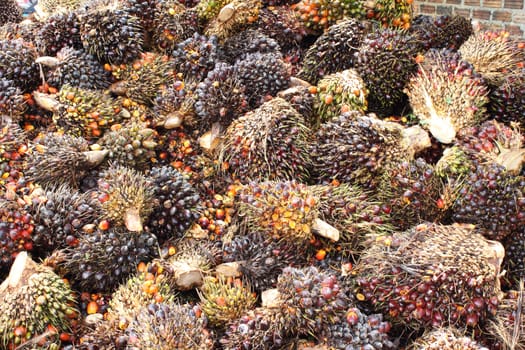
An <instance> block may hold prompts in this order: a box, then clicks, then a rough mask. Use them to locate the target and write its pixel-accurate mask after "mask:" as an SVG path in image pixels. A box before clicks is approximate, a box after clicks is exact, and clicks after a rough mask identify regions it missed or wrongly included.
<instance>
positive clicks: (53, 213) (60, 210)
mask: <svg viewBox="0 0 525 350" xmlns="http://www.w3.org/2000/svg"><path fill="white" fill-rule="evenodd" d="M28 212H29V213H30V214H31V215H32V217H33V221H34V230H33V234H32V238H33V242H34V248H35V250H36V251H37V252H39V253H40V254H42V255H48V253H49V252H52V251H53V250H55V249H61V248H65V247H68V246H75V245H76V244H78V239H79V238H80V236H82V235H84V233H85V230H89V229H90V228H91V227H93V226H95V225H97V224H98V220H99V217H100V216H101V214H102V210H101V207H100V202H99V201H98V200H97V198H96V197H94V196H92V195H91V193H81V192H78V191H76V190H74V189H72V188H71V187H69V186H67V185H66V184H62V185H59V186H58V187H55V188H50V189H48V190H46V191H45V192H44V193H43V194H42V195H41V196H40V198H39V200H38V201H36V200H34V201H33V203H32V205H31V207H29V208H28Z"/></svg>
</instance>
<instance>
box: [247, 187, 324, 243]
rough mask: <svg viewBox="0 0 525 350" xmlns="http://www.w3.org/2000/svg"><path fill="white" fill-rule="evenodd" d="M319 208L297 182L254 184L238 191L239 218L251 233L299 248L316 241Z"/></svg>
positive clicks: (311, 196)
mask: <svg viewBox="0 0 525 350" xmlns="http://www.w3.org/2000/svg"><path fill="white" fill-rule="evenodd" d="M318 204H319V203H318V199H317V198H316V197H315V196H314V195H313V193H312V192H311V191H310V190H309V188H308V186H306V185H304V184H301V183H298V182H294V181H287V182H261V183H257V182H251V183H249V184H247V185H246V186H244V188H241V189H240V190H239V197H238V200H237V214H238V215H239V216H240V219H241V220H243V221H245V222H246V225H247V227H248V228H249V229H250V230H255V231H257V230H259V231H262V232H265V233H266V234H267V235H268V236H269V237H276V238H279V239H284V240H286V241H290V242H296V243H298V244H300V242H308V241H309V240H310V239H311V238H312V237H313V230H314V229H313V226H314V223H315V222H316V219H317V210H316V207H317V205H318Z"/></svg>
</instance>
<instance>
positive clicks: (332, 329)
mask: <svg viewBox="0 0 525 350" xmlns="http://www.w3.org/2000/svg"><path fill="white" fill-rule="evenodd" d="M390 328H391V326H390V323H389V322H388V321H383V315H382V314H372V315H366V314H365V313H363V312H362V311H361V310H359V309H358V308H357V307H350V308H349V309H348V310H346V313H345V314H344V317H341V319H340V320H339V321H337V322H334V323H333V324H331V325H329V326H328V327H326V329H325V330H324V331H323V334H322V338H321V339H322V340H323V341H322V343H323V344H326V345H327V346H329V347H330V349H348V348H349V347H350V349H367V348H369V349H396V348H397V347H396V345H395V344H394V342H392V340H391V339H390V337H389V335H388V332H389V331H390Z"/></svg>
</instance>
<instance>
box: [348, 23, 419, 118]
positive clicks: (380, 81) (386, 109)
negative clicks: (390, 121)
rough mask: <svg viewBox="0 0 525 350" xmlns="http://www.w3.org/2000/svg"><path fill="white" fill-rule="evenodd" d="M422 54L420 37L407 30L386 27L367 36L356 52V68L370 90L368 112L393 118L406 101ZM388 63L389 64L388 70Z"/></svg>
mask: <svg viewBox="0 0 525 350" xmlns="http://www.w3.org/2000/svg"><path fill="white" fill-rule="evenodd" d="M420 51H421V46H420V43H419V41H418V40H417V38H416V37H415V36H413V35H411V34H409V33H407V32H406V31H402V30H396V29H390V28H383V29H379V30H377V31H375V32H373V33H370V34H368V35H366V37H365V38H364V39H363V42H362V44H361V46H360V47H359V51H358V52H357V53H356V55H355V56H356V57H355V61H354V69H355V70H357V72H358V73H359V75H360V76H361V78H363V80H364V81H365V85H366V87H367V88H368V90H369V95H368V110H369V111H370V112H374V113H377V114H379V115H383V116H388V115H390V114H391V113H392V112H393V111H394V109H395V107H396V105H398V104H399V103H401V102H402V101H403V98H404V94H403V88H404V87H405V85H406V82H407V80H408V78H409V77H410V76H411V75H412V74H413V73H415V72H416V71H417V65H416V61H415V57H416V56H417V55H418V53H419V52H420ZM385 62H389V63H388V66H389V68H388V69H387V68H386V65H385Z"/></svg>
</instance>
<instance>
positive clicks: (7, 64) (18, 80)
mask: <svg viewBox="0 0 525 350" xmlns="http://www.w3.org/2000/svg"><path fill="white" fill-rule="evenodd" d="M36 58H37V51H36V49H35V48H34V47H33V46H32V45H31V44H30V43H26V42H24V41H23V40H22V39H16V40H8V39H5V40H0V76H1V77H2V78H4V79H7V80H12V81H13V82H14V83H15V84H16V86H17V87H18V88H20V89H21V90H22V92H31V91H33V90H34V89H35V88H36V87H37V86H38V84H39V76H38V65H37V64H36V63H35V59H36Z"/></svg>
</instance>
